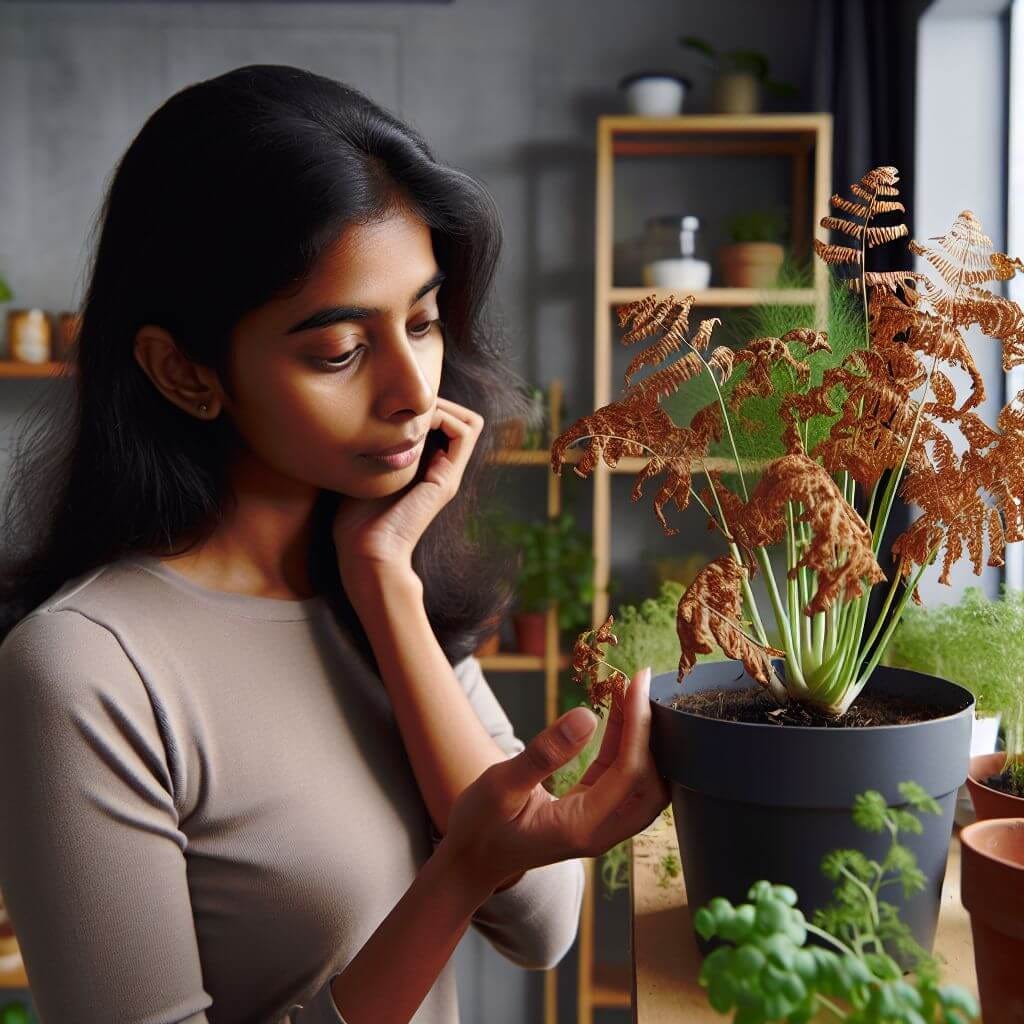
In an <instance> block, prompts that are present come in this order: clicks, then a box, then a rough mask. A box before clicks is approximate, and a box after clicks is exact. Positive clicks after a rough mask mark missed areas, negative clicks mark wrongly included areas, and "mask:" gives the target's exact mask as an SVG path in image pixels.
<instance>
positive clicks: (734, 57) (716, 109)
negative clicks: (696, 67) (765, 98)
mask: <svg viewBox="0 0 1024 1024" xmlns="http://www.w3.org/2000/svg"><path fill="white" fill-rule="evenodd" d="M679 45H680V46H682V47H683V49H686V50H690V51H691V52H693V53H696V54H698V55H699V56H700V57H702V58H704V59H705V60H707V61H708V62H710V64H711V66H712V67H713V68H714V71H715V77H714V79H713V81H712V83H711V110H712V112H713V113H715V114H756V113H757V112H758V111H759V110H760V109H761V91H762V89H764V90H766V91H767V92H770V93H772V94H774V95H775V96H780V97H790V96H796V95H798V92H797V89H796V87H795V86H794V85H792V83H790V82H782V81H779V80H778V79H775V78H772V77H771V75H770V74H769V67H768V58H767V57H766V56H765V55H764V54H763V53H761V52H760V51H758V50H727V51H721V50H716V49H715V48H714V47H713V46H712V45H711V44H710V43H709V42H708V41H707V40H706V39H702V38H701V37H700V36H680V37H679Z"/></svg>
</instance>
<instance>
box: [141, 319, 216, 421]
mask: <svg viewBox="0 0 1024 1024" xmlns="http://www.w3.org/2000/svg"><path fill="white" fill-rule="evenodd" d="M134 355H135V361H136V362H137V363H138V364H139V366H141V367H142V370H143V372H144V373H145V374H146V376H147V377H149V379H150V380H151V381H152V382H153V386H154V387H155V388H156V389H157V390H158V391H159V392H160V393H161V394H163V396H164V397H165V398H167V399H168V400H169V401H171V402H173V403H174V404H175V405H177V406H179V407H180V408H182V409H184V410H185V412H187V413H189V414H190V415H192V416H198V417H200V418H201V419H213V418H215V417H216V416H217V414H218V412H219V411H220V406H221V404H222V402H223V396H222V393H221V389H220V386H219V384H218V381H217V375H216V373H215V372H214V371H213V370H211V369H210V368H209V367H206V366H199V365H198V364H197V363H194V362H193V361H192V360H191V359H189V358H188V357H187V356H185V355H183V354H182V352H181V350H180V349H179V348H178V346H177V343H176V342H175V340H174V338H173V336H172V335H171V333H170V332H169V331H167V330H166V329H165V328H163V327H158V326H156V325H155V324H145V325H144V326H142V327H140V328H139V329H138V331H137V332H136V335H135V347H134Z"/></svg>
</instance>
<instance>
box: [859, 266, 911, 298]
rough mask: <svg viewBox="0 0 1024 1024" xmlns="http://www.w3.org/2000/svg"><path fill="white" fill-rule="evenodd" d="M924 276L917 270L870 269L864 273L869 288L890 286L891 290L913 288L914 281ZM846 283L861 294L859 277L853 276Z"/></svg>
mask: <svg viewBox="0 0 1024 1024" xmlns="http://www.w3.org/2000/svg"><path fill="white" fill-rule="evenodd" d="M923 276H924V275H922V274H919V273H918V272H917V271H915V270H869V271H867V273H865V274H864V284H866V285H867V286H868V287H869V288H888V289H889V291H891V292H900V291H905V290H906V289H907V288H912V287H913V286H914V282H915V281H920V280H921V279H922V278H923ZM846 283H847V286H848V287H849V289H850V291H853V292H856V293H857V294H858V295H860V293H861V279H860V278H859V277H851V278H849V279H848V280H847V282H846Z"/></svg>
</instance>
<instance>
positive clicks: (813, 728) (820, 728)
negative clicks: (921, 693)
mask: <svg viewBox="0 0 1024 1024" xmlns="http://www.w3.org/2000/svg"><path fill="white" fill-rule="evenodd" d="M697 664H698V665H699V664H701V662H698V663H697ZM736 664H737V665H738V666H739V662H737V663H736ZM739 671H740V673H741V674H745V672H744V670H743V668H742V666H740V667H739ZM898 671H901V672H912V671H913V670H912V669H899V670H898ZM676 675H677V673H676V670H675V669H669V671H668V672H661V673H659V674H658V675H656V676H652V677H651V695H650V698H649V700H650V702H651V703H652V704H659V705H660V706H661V707H663V708H665V709H666V710H668V711H672V712H674V713H675V714H677V715H686V716H688V717H690V718H701V719H707V720H709V721H712V722H717V723H719V724H720V725H723V726H733V727H741V728H744V729H780V728H781V729H784V730H785V731H786V732H789V733H792V732H826V731H828V732H836V731H837V729H841V728H842V727H841V726H839V727H837V726H834V725H783V726H778V725H771V724H769V723H768V722H734V721H732V720H731V719H728V718H712V717H711V716H710V715H698V714H696V713H695V712H693V711H686V710H684V709H683V708H674V707H670V706H669V705H668V703H666V702H665V701H661V700H658V698H657V697H656V696H655V693H654V682H655V680H657V679H664V678H666V677H668V676H672V677H673V678H675V676H676ZM933 678H935V679H938V678H939V677H938V676H934V677H933ZM943 682H945V683H948V684H949V685H950V686H953V687H955V688H956V689H958V690H960V691H962V693H963V694H964V696H966V697H968V698H970V699H969V700H968V701H967V703H965V704H964V706H963V707H961V708H960V709H958V710H955V711H953V710H951V711H949V713H948V714H945V715H936V716H935V717H934V718H926V719H924V720H923V721H920V722H905V723H903V724H902V725H899V724H889V725H859V726H857V727H856V729H857V732H877V731H879V730H882V729H915V728H918V727H920V726H927V725H930V724H931V723H932V722H941V721H942V720H943V719H944V718H955V717H956V716H957V715H960V714H963V712H964V710H966V708H968V707H970V706H971V705H972V704H973V703H974V694H972V693H971V692H970V690H968V689H967V688H966V687H963V686H960V684H959V683H953V682H950V681H949V680H948V679H945V680H943ZM750 684H751V685H752V686H754V685H756V683H755V681H754V680H753V679H751V680H750ZM676 685H677V686H678V685H679V684H676ZM675 696H676V694H675V693H673V694H671V697H673V698H674V697H675ZM854 703H856V701H854ZM983 756H988V755H983ZM986 788H988V787H986ZM995 792H998V790H996V791H995Z"/></svg>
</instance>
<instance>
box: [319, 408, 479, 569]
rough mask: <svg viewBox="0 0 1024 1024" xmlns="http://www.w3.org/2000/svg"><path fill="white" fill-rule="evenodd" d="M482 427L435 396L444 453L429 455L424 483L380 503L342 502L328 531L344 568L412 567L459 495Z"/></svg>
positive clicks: (475, 416) (472, 415)
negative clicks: (427, 533) (444, 441)
mask: <svg viewBox="0 0 1024 1024" xmlns="http://www.w3.org/2000/svg"><path fill="white" fill-rule="evenodd" d="M483 426H484V418H483V417H482V416H481V415H480V414H479V413H478V412H475V411H474V410H473V409H469V408H467V407H466V406H464V405H458V404H457V403H455V402H452V401H450V400H449V399H447V398H441V397H440V396H438V399H437V407H436V408H435V410H434V415H433V418H432V420H431V423H430V429H431V430H434V429H440V430H443V431H444V433H445V434H446V435H447V436H448V450H447V452H445V451H443V450H441V449H438V450H437V451H435V452H434V453H433V456H432V457H431V460H430V463H429V465H428V466H427V467H426V469H425V471H424V473H423V478H422V479H421V480H417V481H416V482H415V483H413V484H411V486H409V487H408V488H403V489H402V490H401V491H399V492H398V493H397V494H390V495H388V496H387V497H384V498H352V497H343V498H342V499H341V501H340V503H339V505H338V508H337V511H336V513H335V516H334V523H333V529H332V532H333V538H334V547H335V550H336V551H339V552H341V551H343V552H344V553H345V557H344V560H343V565H344V567H345V568H346V569H351V570H352V571H353V572H362V571H363V570H365V569H366V568H370V569H371V570H372V569H374V568H377V567H381V568H391V567H397V568H399V569H405V568H408V567H409V566H410V565H411V564H412V552H413V549H414V548H415V547H416V544H417V543H418V542H419V539H420V537H422V536H423V532H424V530H426V528H427V527H428V526H429V525H430V523H431V522H432V521H433V519H434V517H435V516H436V515H437V513H438V512H440V511H441V509H442V508H444V506H445V505H447V504H448V502H449V501H451V500H452V498H454V497H455V495H456V494H457V493H458V490H459V484H460V483H461V482H462V474H463V473H464V472H465V469H466V465H467V463H468V462H469V457H470V455H471V454H472V452H473V449H474V448H475V446H476V442H477V440H478V439H479V437H480V432H481V431H482V430H483Z"/></svg>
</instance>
